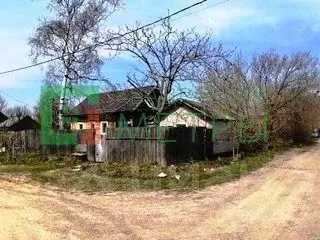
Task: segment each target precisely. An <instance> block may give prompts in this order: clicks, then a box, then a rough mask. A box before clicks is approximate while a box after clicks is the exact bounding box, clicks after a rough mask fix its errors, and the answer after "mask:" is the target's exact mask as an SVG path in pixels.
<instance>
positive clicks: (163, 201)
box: [0, 144, 320, 240]
mask: <svg viewBox="0 0 320 240" xmlns="http://www.w3.org/2000/svg"><path fill="white" fill-rule="evenodd" d="M0 207H1V217H0V239H6V240H8V239H148V240H149V239H166V240H168V239H206V240H207V239H286V240H290V239H310V240H316V239H320V144H318V145H316V146H313V147H310V148H307V149H305V150H304V151H303V150H301V149H299V150H293V151H290V152H288V153H287V154H285V155H282V156H279V157H278V158H277V159H276V160H275V161H274V162H272V163H271V164H269V165H268V166H267V167H265V168H263V169H260V170H259V171H258V172H255V173H253V174H251V175H250V176H247V177H244V178H242V179H240V180H238V181H235V182H232V183H228V184H223V185H219V186H213V187H210V188H207V189H205V190H202V191H199V192H194V193H185V194H181V193H180V194H178V193H164V192H152V193H150V192H145V193H113V194H107V195H104V196H101V195H100V196H98V195H91V196H89V195H86V194H84V193H70V192H63V191H59V190H58V189H53V188H49V187H44V186H41V185H39V184H37V183H34V182H32V181H29V180H26V179H24V178H21V177H16V178H13V177H12V176H9V177H8V176H2V177H1V179H0Z"/></svg>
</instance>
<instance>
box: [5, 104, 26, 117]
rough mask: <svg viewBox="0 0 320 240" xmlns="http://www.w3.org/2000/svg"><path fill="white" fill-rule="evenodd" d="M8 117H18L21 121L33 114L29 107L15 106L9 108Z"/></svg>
mask: <svg viewBox="0 0 320 240" xmlns="http://www.w3.org/2000/svg"><path fill="white" fill-rule="evenodd" d="M6 115H7V116H9V117H18V118H20V119H22V118H24V117H26V116H31V115H32V112H31V110H30V109H29V108H28V107H27V106H15V107H11V108H7V110H6Z"/></svg>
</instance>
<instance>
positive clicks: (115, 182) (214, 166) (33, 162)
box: [0, 146, 289, 191]
mask: <svg viewBox="0 0 320 240" xmlns="http://www.w3.org/2000/svg"><path fill="white" fill-rule="evenodd" d="M287 149H289V146H286V147H283V146H282V147H281V148H276V149H273V150H269V151H265V152H261V153H259V154H257V155H254V156H250V157H245V158H243V159H239V160H237V161H233V162H232V159H230V158H218V159H215V160H213V161H206V162H190V163H185V164H179V165H175V166H173V165H172V166H168V167H162V166H159V165H156V164H154V165H145V164H139V165H138V164H128V163H112V164H106V163H101V164H93V163H88V162H86V163H83V162H82V163H81V162H76V161H74V160H72V159H70V158H67V157H48V156H44V155H40V154H22V155H20V156H19V157H18V159H17V160H16V162H15V163H10V162H8V161H7V159H8V158H7V156H6V155H5V154H2V155H0V163H1V164H0V173H24V174H26V175H28V176H30V177H31V178H32V179H35V180H37V181H40V182H42V183H49V184H53V185H56V186H60V187H64V188H67V189H76V190H83V191H115V190H140V189H147V190H160V189H174V190H193V189H201V188H204V187H206V186H210V185H214V184H219V183H223V182H227V181H232V180H235V179H238V178H240V177H242V176H245V175H247V174H248V173H250V172H252V171H254V170H257V169H258V168H261V167H262V166H264V165H265V164H266V163H267V162H269V161H270V160H272V159H273V158H274V156H275V155H276V154H278V153H281V152H283V151H285V150H287ZM160 172H164V173H166V174H167V176H166V177H165V178H159V177H157V175H158V174H159V173H160Z"/></svg>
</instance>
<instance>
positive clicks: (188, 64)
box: [121, 19, 225, 112]
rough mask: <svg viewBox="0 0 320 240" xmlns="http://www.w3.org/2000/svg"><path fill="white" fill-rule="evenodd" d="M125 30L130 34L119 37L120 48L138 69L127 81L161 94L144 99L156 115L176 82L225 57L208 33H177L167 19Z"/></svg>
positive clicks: (161, 109)
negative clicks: (158, 22) (145, 26)
mask: <svg viewBox="0 0 320 240" xmlns="http://www.w3.org/2000/svg"><path fill="white" fill-rule="evenodd" d="M138 27H139V24H138ZM126 31H128V32H131V33H130V34H128V35H126V36H124V37H122V38H121V48H122V50H124V51H126V52H127V53H130V54H131V55H132V56H133V57H135V58H136V59H137V60H138V62H139V65H138V66H141V67H135V72H134V73H133V74H129V75H128V81H129V82H130V84H131V85H133V86H134V87H138V86H143V85H146V84H151V85H154V86H156V87H157V88H158V90H159V92H160V95H159V96H157V99H156V100H154V99H153V97H154V96H146V97H145V102H146V103H147V105H148V107H149V108H151V109H152V110H154V111H156V112H162V111H163V109H164V107H165V104H166V103H167V101H168V98H169V94H170V93H172V90H173V87H174V84H175V83H178V82H180V81H188V80H194V79H197V78H199V76H200V75H201V73H203V71H204V67H205V66H206V65H207V64H208V63H209V62H212V61H216V60H218V59H220V58H222V57H224V55H225V53H224V51H223V48H222V46H221V45H218V46H216V47H214V46H213V44H212V41H211V35H210V33H207V34H205V35H200V34H197V33H196V32H195V31H194V29H191V30H186V31H178V30H176V29H174V28H173V27H172V26H171V23H170V19H165V20H163V21H162V23H161V26H153V27H149V28H144V29H142V30H140V31H132V29H130V28H129V27H127V29H126ZM178 94H181V91H179V93H178Z"/></svg>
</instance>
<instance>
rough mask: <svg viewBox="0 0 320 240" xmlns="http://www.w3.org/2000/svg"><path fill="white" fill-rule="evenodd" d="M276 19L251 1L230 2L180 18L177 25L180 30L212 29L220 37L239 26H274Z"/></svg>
mask: <svg viewBox="0 0 320 240" xmlns="http://www.w3.org/2000/svg"><path fill="white" fill-rule="evenodd" d="M275 22H276V19H275V18H274V17H271V16H270V15H268V14H265V13H264V12H262V11H261V10H260V9H258V8H257V7H256V6H254V4H253V3H252V2H250V1H246V2H234V1H231V2H228V3H225V4H221V5H219V6H215V7H212V8H207V9H203V10H202V11H199V12H196V13H194V14H190V15H187V16H186V17H183V18H179V17H178V20H177V21H176V23H175V25H176V27H178V28H187V27H188V28H190V27H195V28H196V29H197V31H207V30H210V29H212V30H213V31H214V33H215V35H219V34H221V33H222V32H224V31H225V30H228V29H229V28H231V27H233V26H235V25H239V24H261V23H268V24H273V23H275Z"/></svg>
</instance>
